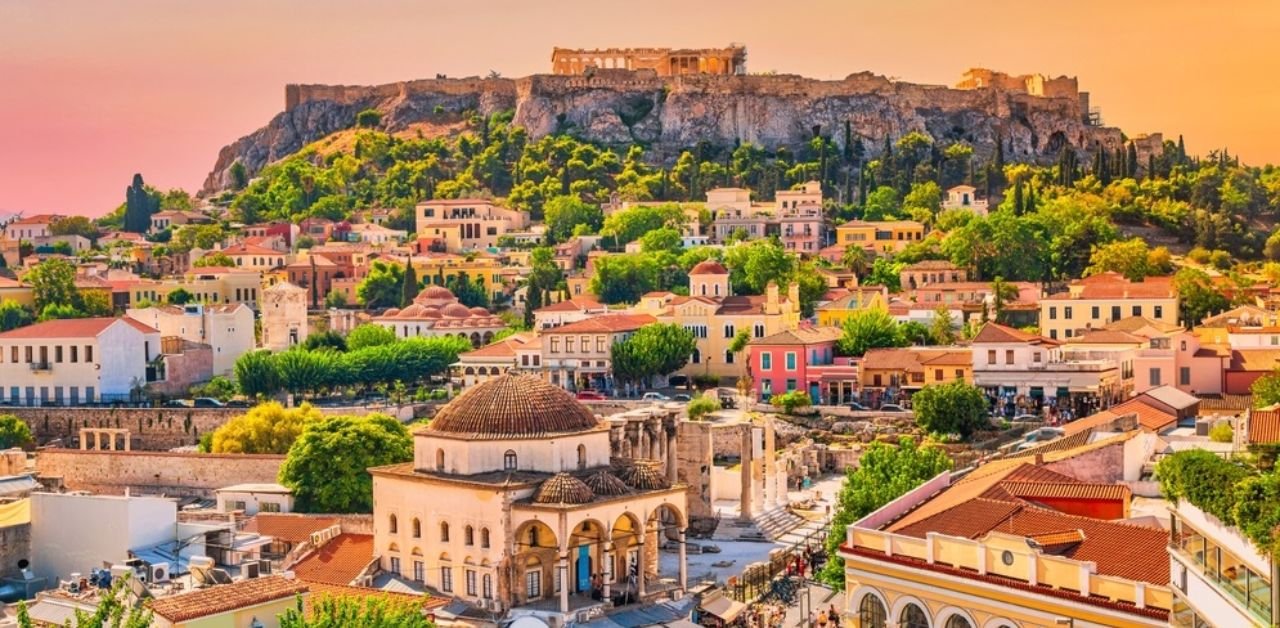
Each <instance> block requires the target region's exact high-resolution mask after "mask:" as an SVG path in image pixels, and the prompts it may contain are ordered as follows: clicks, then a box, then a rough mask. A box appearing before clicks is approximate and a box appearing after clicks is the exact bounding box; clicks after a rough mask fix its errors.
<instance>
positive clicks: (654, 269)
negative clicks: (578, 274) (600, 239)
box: [591, 253, 662, 303]
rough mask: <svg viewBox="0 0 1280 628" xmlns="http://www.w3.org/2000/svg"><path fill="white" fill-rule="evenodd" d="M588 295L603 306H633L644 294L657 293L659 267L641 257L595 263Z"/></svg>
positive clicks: (652, 259)
mask: <svg viewBox="0 0 1280 628" xmlns="http://www.w3.org/2000/svg"><path fill="white" fill-rule="evenodd" d="M595 264H596V273H595V275H593V276H592V277H591V292H592V293H594V294H595V295H596V296H598V297H600V300H601V301H604V302H605V303H635V302H636V301H639V300H640V297H641V295H643V294H644V293H646V292H651V291H653V290H657V289H658V287H659V285H660V283H659V282H660V280H661V275H662V267H661V266H660V265H659V263H658V259H657V258H656V257H654V256H652V255H647V254H644V253H630V254H619V255H609V256H605V257H601V258H599V259H597V260H596V263H595Z"/></svg>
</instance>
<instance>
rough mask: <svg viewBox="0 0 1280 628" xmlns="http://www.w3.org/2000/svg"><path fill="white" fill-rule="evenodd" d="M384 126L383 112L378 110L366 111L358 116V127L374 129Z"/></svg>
mask: <svg viewBox="0 0 1280 628" xmlns="http://www.w3.org/2000/svg"><path fill="white" fill-rule="evenodd" d="M379 124H382V112H381V111H378V110H377V109H365V110H364V111H361V112H360V113H357V114H356V125H357V126H361V127H364V128H366V129H372V128H375V127H377V126H378V125H379Z"/></svg>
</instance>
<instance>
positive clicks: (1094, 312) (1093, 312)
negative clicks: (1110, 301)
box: [1089, 305, 1102, 318]
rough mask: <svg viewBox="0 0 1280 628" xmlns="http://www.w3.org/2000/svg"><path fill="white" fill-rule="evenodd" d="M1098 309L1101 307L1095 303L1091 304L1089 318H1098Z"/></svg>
mask: <svg viewBox="0 0 1280 628" xmlns="http://www.w3.org/2000/svg"><path fill="white" fill-rule="evenodd" d="M1100 309H1102V308H1099V307H1098V306H1096V305H1095V306H1093V307H1092V308H1090V312H1089V318H1098V316H1099V314H1100V312H1098V310H1100Z"/></svg>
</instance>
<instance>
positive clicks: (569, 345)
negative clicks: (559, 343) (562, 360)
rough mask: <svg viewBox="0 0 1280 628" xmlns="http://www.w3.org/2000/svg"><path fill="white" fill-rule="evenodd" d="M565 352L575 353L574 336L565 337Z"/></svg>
mask: <svg viewBox="0 0 1280 628" xmlns="http://www.w3.org/2000/svg"><path fill="white" fill-rule="evenodd" d="M564 352H565V353H573V336H565V337H564Z"/></svg>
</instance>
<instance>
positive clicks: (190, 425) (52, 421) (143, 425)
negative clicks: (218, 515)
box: [5, 408, 244, 450]
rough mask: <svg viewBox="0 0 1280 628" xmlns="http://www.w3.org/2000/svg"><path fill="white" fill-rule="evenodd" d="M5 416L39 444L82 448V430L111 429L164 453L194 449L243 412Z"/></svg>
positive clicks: (39, 411)
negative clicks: (59, 443) (23, 424)
mask: <svg viewBox="0 0 1280 628" xmlns="http://www.w3.org/2000/svg"><path fill="white" fill-rule="evenodd" d="M5 412H8V413H11V414H14V415H16V416H17V417H18V418H19V419H22V420H23V421H25V422H26V424H27V426H28V427H30V428H31V432H32V434H34V435H35V437H36V442H37V443H40V444H45V443H48V442H49V441H51V440H53V439H59V438H60V439H62V443H63V446H65V447H79V444H80V441H79V436H80V434H79V430H80V428H82V427H111V428H121V429H127V430H129V431H130V437H131V439H132V443H133V448H134V449H143V450H165V449H173V448H174V447H182V446H186V445H195V444H196V443H198V442H199V441H200V436H201V435H202V434H204V433H206V432H210V431H213V430H214V429H216V428H217V427H218V426H220V425H222V424H223V423H226V422H227V421H229V420H230V419H231V417H233V416H236V415H237V414H242V413H244V410H235V409H199V410H197V409H192V408H7V409H5Z"/></svg>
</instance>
